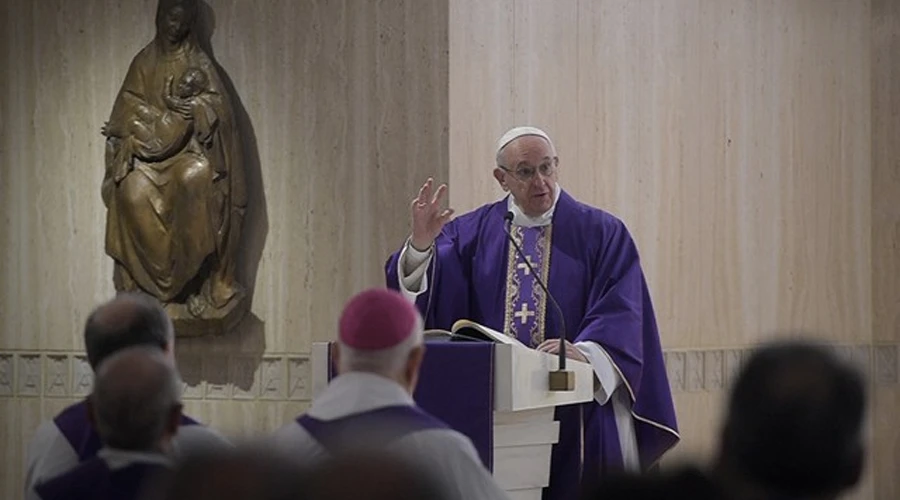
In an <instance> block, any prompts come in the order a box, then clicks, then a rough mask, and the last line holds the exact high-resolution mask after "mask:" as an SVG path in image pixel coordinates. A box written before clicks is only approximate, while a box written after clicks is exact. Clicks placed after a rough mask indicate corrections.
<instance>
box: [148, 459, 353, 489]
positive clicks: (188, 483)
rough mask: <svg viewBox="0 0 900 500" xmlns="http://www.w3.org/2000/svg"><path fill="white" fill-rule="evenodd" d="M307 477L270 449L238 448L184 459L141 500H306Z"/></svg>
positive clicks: (306, 473)
mask: <svg viewBox="0 0 900 500" xmlns="http://www.w3.org/2000/svg"><path fill="white" fill-rule="evenodd" d="M307 476H308V472H307V469H305V468H303V467H301V466H300V464H298V463H297V462H296V461H295V460H290V459H288V458H286V457H283V456H281V455H278V454H276V453H272V451H271V449H262V448H259V447H256V446H252V447H244V446H239V447H236V448H234V449H233V450H230V451H228V452H225V453H200V454H196V455H192V456H190V457H187V458H186V459H185V460H183V461H180V462H179V463H178V464H177V465H176V467H175V470H174V472H173V473H172V474H170V475H169V476H168V477H166V478H165V480H164V481H158V482H157V483H156V484H154V485H153V486H152V487H151V488H150V489H148V491H147V496H145V497H143V498H142V499H141V500H308V499H309V498H310V497H309V496H308V495H307V494H306V490H307V487H306V481H307ZM355 500H362V499H355Z"/></svg>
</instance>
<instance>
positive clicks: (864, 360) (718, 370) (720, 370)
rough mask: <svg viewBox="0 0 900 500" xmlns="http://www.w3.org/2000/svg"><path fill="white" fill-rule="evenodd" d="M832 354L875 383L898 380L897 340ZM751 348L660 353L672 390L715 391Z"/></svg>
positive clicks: (849, 347) (729, 381)
mask: <svg viewBox="0 0 900 500" xmlns="http://www.w3.org/2000/svg"><path fill="white" fill-rule="evenodd" d="M830 347H831V349H833V350H834V352H835V354H837V355H838V356H840V357H841V358H843V359H844V360H846V361H848V362H850V363H851V364H853V365H854V366H856V368H857V369H859V370H860V371H861V372H862V373H863V374H864V375H865V376H866V377H867V378H869V379H871V380H873V382H874V383H875V385H876V386H890V385H897V384H898V383H900V380H898V378H900V377H898V373H900V364H898V351H900V346H898V345H897V344H876V345H832V346H830ZM753 350H754V348H753V347H748V348H741V349H698V350H693V349H684V350H682V349H679V350H671V351H666V352H664V353H663V356H664V358H665V363H666V374H667V375H668V377H669V385H670V386H671V387H672V392H675V393H679V392H715V391H720V390H727V389H728V388H729V387H731V385H732V383H733V382H734V379H735V377H736V376H737V373H738V371H739V370H740V369H741V367H742V366H743V364H744V361H745V360H746V359H747V358H748V357H749V356H750V353H752V352H753Z"/></svg>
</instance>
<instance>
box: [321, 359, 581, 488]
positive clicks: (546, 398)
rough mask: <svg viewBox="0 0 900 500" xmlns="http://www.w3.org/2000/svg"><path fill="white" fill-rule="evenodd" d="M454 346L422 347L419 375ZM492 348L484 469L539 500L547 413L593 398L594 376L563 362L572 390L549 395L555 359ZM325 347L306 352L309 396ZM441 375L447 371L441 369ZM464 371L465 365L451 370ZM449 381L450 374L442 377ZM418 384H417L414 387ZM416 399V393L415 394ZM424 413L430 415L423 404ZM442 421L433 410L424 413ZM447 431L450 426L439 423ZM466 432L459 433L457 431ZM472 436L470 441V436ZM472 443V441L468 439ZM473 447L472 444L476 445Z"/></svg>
mask: <svg viewBox="0 0 900 500" xmlns="http://www.w3.org/2000/svg"><path fill="white" fill-rule="evenodd" d="M454 344H457V343H456V342H428V343H426V352H425V358H424V361H423V366H422V371H423V372H425V371H426V368H428V365H429V352H438V353H439V352H440V350H441V349H449V348H450V346H453V345H454ZM484 348H486V349H493V365H492V366H493V370H492V371H493V373H492V374H491V375H490V376H491V377H492V380H490V381H487V382H489V384H490V385H489V386H486V387H493V398H492V399H493V401H492V405H491V408H492V409H493V415H491V417H493V425H492V427H491V429H492V432H491V436H490V438H491V439H490V442H491V443H492V444H491V445H492V447H493V448H492V450H491V451H492V453H489V454H488V455H489V456H491V457H492V458H491V459H489V461H490V463H489V464H486V465H489V468H490V469H491V470H492V471H493V474H494V478H495V479H496V480H497V483H498V484H499V485H500V487H501V488H503V489H504V490H506V491H507V492H508V493H509V496H510V498H512V499H515V500H526V499H527V500H539V499H540V498H541V490H542V489H543V488H544V487H545V486H547V485H548V484H549V481H550V453H551V451H552V449H553V444H554V443H556V442H557V440H558V439H559V423H558V422H557V421H555V420H554V418H553V412H554V409H555V408H556V407H557V406H563V405H569V404H574V403H583V402H587V401H590V400H591V399H592V398H593V397H594V372H593V370H592V369H591V366H590V365H589V364H587V363H581V362H578V361H574V360H568V362H567V363H566V365H567V366H566V368H567V370H569V371H571V372H574V376H575V389H574V390H573V391H565V392H554V391H550V390H549V389H548V379H549V374H550V372H551V371H553V370H556V368H557V363H558V360H557V356H556V355H551V354H546V353H543V352H538V351H535V350H533V349H529V348H523V347H518V346H513V345H506V344H488V345H486V346H484ZM329 353H330V350H329V343H318V342H317V343H314V344H313V348H312V390H313V397H316V396H318V395H319V393H320V392H321V391H322V390H323V389H324V388H325V386H326V385H327V384H328V381H329V379H330V377H331V374H332V370H331V362H330V354H329ZM435 357H436V356H432V359H435ZM432 368H433V367H432ZM441 369H442V370H447V369H448V368H447V367H444V366H442V367H441ZM450 369H452V370H454V371H455V370H457V369H458V370H460V371H461V370H466V367H465V366H459V367H451V368H450ZM442 375H443V378H444V379H445V380H446V379H452V378H453V374H452V373H449V374H446V373H445V374H442ZM423 382H425V383H426V384H427V381H423V380H420V383H419V385H420V388H421V387H422V384H423ZM416 399H417V401H418V400H419V391H418V390H417V394H416ZM423 407H424V408H425V409H426V410H430V409H429V408H427V407H426V406H425V405H423ZM430 411H431V412H432V413H433V414H434V415H435V416H436V417H438V418H442V419H444V416H443V415H441V414H440V412H439V411H435V410H430ZM445 421H447V423H448V424H450V426H451V427H455V426H454V423H453V421H451V420H450V419H445ZM457 430H459V431H460V432H463V433H466V430H465V429H462V428H459V429H457ZM470 437H472V436H470ZM473 441H474V438H473ZM476 446H477V443H476Z"/></svg>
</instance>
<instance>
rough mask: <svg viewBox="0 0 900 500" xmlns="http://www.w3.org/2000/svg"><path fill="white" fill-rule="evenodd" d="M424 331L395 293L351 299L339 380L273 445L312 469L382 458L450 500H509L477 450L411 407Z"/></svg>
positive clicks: (340, 346) (338, 350)
mask: <svg viewBox="0 0 900 500" xmlns="http://www.w3.org/2000/svg"><path fill="white" fill-rule="evenodd" d="M422 331H423V324H422V318H421V316H420V315H419V313H418V311H417V310H416V308H415V306H414V305H413V304H412V303H410V302H409V301H408V300H406V299H405V298H404V297H403V296H402V295H401V294H400V293H398V292H395V291H392V290H387V289H372V290H367V291H365V292H362V293H360V294H358V295H356V296H355V297H353V298H352V299H351V300H350V301H349V303H348V304H347V305H346V307H345V309H344V311H343V313H342V315H341V318H340V322H339V334H338V342H337V345H336V346H335V353H334V361H335V364H336V365H337V371H338V376H337V377H336V378H335V379H334V380H332V381H331V382H330V383H329V385H328V387H327V388H326V389H325V390H324V391H323V392H322V394H321V395H320V396H319V397H318V398H316V399H315V400H314V401H313V403H312V407H311V408H310V409H309V411H308V412H307V413H306V414H304V415H301V416H300V417H299V418H298V419H297V420H296V422H292V423H290V424H288V425H286V426H285V427H283V428H281V429H280V430H278V431H277V432H276V434H275V440H274V442H275V445H276V446H278V448H279V450H280V451H283V452H284V453H286V454H290V455H291V456H293V457H297V458H299V459H300V460H301V461H302V462H303V463H305V464H309V465H313V464H315V463H320V462H321V461H323V460H327V459H329V458H334V457H341V456H343V455H344V454H345V453H363V452H368V451H373V450H378V451H382V452H383V453H390V454H392V455H393V456H395V457H397V458H399V459H402V460H407V461H409V462H410V463H414V464H417V465H418V466H419V467H421V470H422V472H423V473H424V474H429V475H431V477H433V478H434V479H435V480H436V481H437V483H438V485H439V487H440V488H441V489H442V491H443V492H444V493H445V494H446V495H447V497H448V498H450V499H455V500H470V499H486V500H490V499H499V498H507V497H506V494H505V493H504V492H503V491H502V490H501V489H500V487H499V486H498V485H497V484H496V483H495V482H494V479H493V478H492V477H491V475H490V474H489V473H488V471H487V469H485V467H484V466H483V465H482V463H481V460H480V459H479V457H478V454H477V452H476V451H475V447H474V445H473V444H472V442H471V441H470V440H469V439H468V438H467V437H466V436H464V435H463V434H461V433H459V432H457V431H455V430H452V429H450V428H448V427H447V426H446V424H444V423H443V422H441V421H440V420H438V419H437V418H435V417H433V416H431V415H429V414H428V413H426V412H425V411H423V410H422V409H420V408H418V407H417V406H416V404H415V402H414V401H413V398H412V394H413V392H414V390H415V387H416V383H417V382H418V376H419V368H420V366H421V363H422V357H423V355H424V350H425V346H424V344H423V337H422Z"/></svg>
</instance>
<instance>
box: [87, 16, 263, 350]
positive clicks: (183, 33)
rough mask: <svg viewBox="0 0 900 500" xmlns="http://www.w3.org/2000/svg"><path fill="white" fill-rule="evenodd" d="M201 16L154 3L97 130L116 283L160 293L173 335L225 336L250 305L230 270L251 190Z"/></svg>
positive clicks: (108, 248) (226, 93) (227, 96)
mask: <svg viewBox="0 0 900 500" xmlns="http://www.w3.org/2000/svg"><path fill="white" fill-rule="evenodd" d="M198 14H199V5H198V1H197V0H160V2H159V5H158V8H157V14H156V36H155V38H154V39H153V40H152V41H151V42H150V43H149V44H147V45H146V46H145V47H144V48H143V49H142V50H141V51H140V52H139V53H138V54H137V55H136V56H135V57H134V59H133V60H132V62H131V66H130V67H129V68H128V73H127V75H126V76H125V81H124V82H123V84H122V87H121V89H120V90H119V93H118V95H117V96H116V100H115V104H114V105H113V109H112V113H111V115H110V118H109V121H108V122H107V123H106V125H104V127H103V129H102V133H103V135H104V136H106V155H105V164H106V170H105V175H104V178H103V184H102V188H101V192H102V197H103V202H104V204H105V205H106V208H107V220H106V253H107V254H108V255H109V256H110V257H112V259H113V261H114V270H113V282H114V285H115V288H116V290H117V291H120V292H121V291H137V292H143V293H147V294H150V295H152V296H154V297H156V298H157V299H159V300H160V301H161V302H162V303H163V304H164V305H165V307H166V310H167V311H168V313H169V315H170V316H171V317H172V319H173V322H174V324H175V328H176V333H177V334H178V335H179V336H199V335H206V334H223V333H225V332H227V331H228V330H229V329H231V328H232V327H233V326H235V324H236V323H237V322H238V321H240V319H241V318H242V317H243V315H244V314H245V313H246V311H247V308H248V306H247V303H248V302H249V297H247V296H246V295H247V292H246V289H245V288H244V286H242V285H241V284H240V283H239V282H238V279H237V277H236V275H235V272H236V263H237V260H238V253H239V250H240V242H241V228H242V221H243V217H244V213H245V211H246V208H247V192H246V191H247V190H246V180H245V172H244V168H245V164H244V158H243V153H242V150H241V149H242V146H241V137H240V131H239V127H238V126H237V123H236V120H235V113H234V101H233V98H234V96H232V95H230V93H229V90H228V89H227V88H226V87H225V85H224V84H223V79H222V76H221V75H220V74H219V72H218V70H217V67H216V66H215V64H214V63H213V61H212V59H211V57H210V56H209V54H207V52H206V51H205V50H204V49H203V48H202V47H201V45H200V44H199V43H198V37H197V33H196V31H197V29H196V25H197V19H198Z"/></svg>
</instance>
